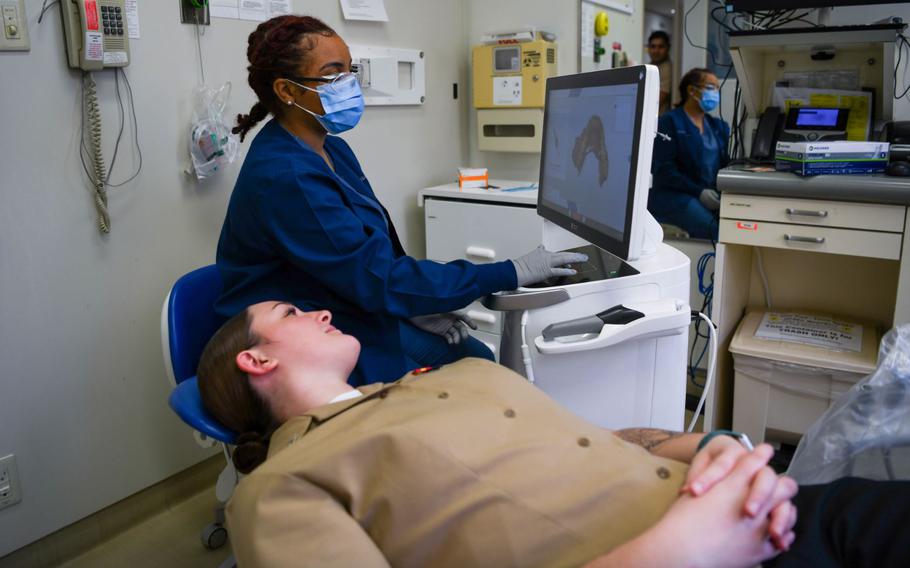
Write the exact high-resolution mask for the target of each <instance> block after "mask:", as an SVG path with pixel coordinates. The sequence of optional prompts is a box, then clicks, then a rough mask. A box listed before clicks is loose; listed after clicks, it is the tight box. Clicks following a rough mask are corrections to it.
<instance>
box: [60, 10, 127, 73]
mask: <svg viewBox="0 0 910 568" xmlns="http://www.w3.org/2000/svg"><path fill="white" fill-rule="evenodd" d="M124 4H125V3H124V0H61V3H60V14H61V15H62V16H63V35H64V39H65V46H66V58H67V63H69V66H70V67H72V68H78V69H82V70H83V71H97V70H100V69H104V68H107V67H125V66H127V65H129V62H130V40H129V34H128V31H127V26H126V7H125V5H124Z"/></svg>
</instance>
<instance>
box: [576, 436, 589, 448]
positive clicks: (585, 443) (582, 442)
mask: <svg viewBox="0 0 910 568" xmlns="http://www.w3.org/2000/svg"><path fill="white" fill-rule="evenodd" d="M578 445H579V446H581V447H582V448H587V447H588V446H590V445H591V440H589V439H587V438H579V439H578Z"/></svg>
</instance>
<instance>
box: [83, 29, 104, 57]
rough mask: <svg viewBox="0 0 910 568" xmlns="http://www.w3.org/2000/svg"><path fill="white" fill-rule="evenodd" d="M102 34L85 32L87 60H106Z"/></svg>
mask: <svg viewBox="0 0 910 568" xmlns="http://www.w3.org/2000/svg"><path fill="white" fill-rule="evenodd" d="M103 39H104V38H103V37H102V35H101V32H85V60H86V61H101V60H102V59H103V58H104V45H103V44H102V41H103Z"/></svg>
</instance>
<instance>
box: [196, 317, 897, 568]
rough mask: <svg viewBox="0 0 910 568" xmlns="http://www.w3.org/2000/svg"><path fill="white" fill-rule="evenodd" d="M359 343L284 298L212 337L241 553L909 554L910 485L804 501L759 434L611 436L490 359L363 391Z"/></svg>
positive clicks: (786, 557) (509, 557)
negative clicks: (354, 373)
mask: <svg viewBox="0 0 910 568" xmlns="http://www.w3.org/2000/svg"><path fill="white" fill-rule="evenodd" d="M358 354H359V344H358V342H357V340H356V339H355V338H353V337H351V336H349V335H344V334H343V333H341V332H340V331H339V330H337V329H335V328H334V327H333V326H332V325H331V314H330V313H329V312H326V311H318V312H302V311H300V310H299V309H297V308H296V307H294V306H293V305H290V304H287V303H282V302H263V303H259V304H256V305H253V306H251V307H249V308H247V309H246V310H245V311H243V312H241V313H240V314H238V315H237V316H235V317H234V318H232V319H231V320H230V321H228V322H227V323H226V324H225V325H224V326H223V327H222V328H221V329H220V330H219V331H218V333H216V334H215V336H214V337H213V338H212V340H211V341H210V342H209V344H208V345H207V346H206V349H205V351H204V353H203V355H202V359H201V361H200V365H199V373H198V375H199V388H200V391H201V394H202V398H203V402H204V404H205V405H206V407H207V408H208V410H209V411H210V412H211V413H212V414H213V415H214V416H215V417H216V418H218V419H219V420H220V421H221V422H222V423H224V424H225V425H226V426H228V427H229V428H231V429H233V430H235V431H237V432H242V433H243V434H242V435H241V437H240V439H239V441H238V444H239V445H238V447H237V448H236V450H235V452H234V455H233V459H234V463H235V465H236V466H237V468H238V469H239V470H240V471H243V472H250V471H252V473H251V474H250V475H248V476H247V477H245V478H244V479H243V480H242V481H241V482H240V484H239V486H238V487H237V489H236V492H235V494H234V496H233V498H232V499H231V502H230V503H229V505H228V509H227V516H228V519H227V520H228V527H229V530H230V534H231V543H232V546H233V548H234V553H235V555H236V557H237V560H238V563H239V565H240V566H243V567H254V566H268V567H282V566H357V567H370V566H433V567H440V566H453V567H455V566H457V567H470V566H581V565H585V564H588V565H590V566H591V567H606V566H624V567H629V566H661V567H665V566H666V567H672V566H754V565H755V564H758V563H760V562H763V561H766V560H769V559H773V560H772V562H773V563H776V564H774V565H776V566H829V565H830V566H838V565H843V566H898V565H900V566H906V565H907V564H906V562H907V559H908V558H910V538H907V537H908V536H910V535H907V532H908V527H910V506H908V504H910V499H908V495H910V484H908V483H905V482H871V481H866V480H858V479H846V480H842V481H839V482H836V483H834V484H829V485H823V486H812V487H804V488H802V489H801V491H800V494H799V495H797V496H796V497H794V494H795V493H796V484H795V483H794V482H793V481H792V480H791V479H789V478H787V477H779V476H777V475H776V474H775V473H774V472H773V470H771V469H770V468H768V467H767V462H768V460H769V459H770V457H771V455H772V450H771V449H770V447H769V446H767V445H761V446H759V447H758V448H756V449H755V450H754V451H752V452H748V451H746V450H745V449H744V448H743V447H742V446H740V444H739V442H737V441H736V440H735V439H734V438H733V437H729V436H724V435H717V436H711V435H710V434H709V435H708V436H709V437H710V439H709V440H708V438H705V440H708V441H707V443H705V444H701V443H700V442H703V441H705V440H702V438H703V437H705V435H704V434H687V435H681V434H673V433H669V432H663V431H658V430H650V429H632V430H622V431H618V432H609V431H607V430H603V429H601V428H599V427H597V426H594V425H592V424H589V423H587V422H585V421H584V420H582V419H580V418H578V417H576V416H575V415H574V414H572V413H570V412H569V411H567V410H565V409H564V408H562V407H560V406H559V405H557V404H556V403H555V402H553V401H552V400H551V399H549V398H548V397H547V396H546V395H545V394H543V393H542V392H540V391H539V390H537V389H536V388H535V387H534V386H532V385H530V384H528V383H527V381H525V380H524V379H523V378H522V377H520V376H518V375H516V374H514V373H512V372H511V371H509V370H508V369H505V368H503V367H500V366H498V365H495V364H493V363H490V362H488V361H484V360H480V359H466V360H463V361H460V362H458V363H455V364H452V365H449V366H446V367H442V368H439V369H419V370H416V371H414V372H412V373H409V374H408V375H406V376H405V377H403V378H401V379H400V380H398V381H396V382H394V383H390V384H374V385H369V386H366V387H362V388H360V390H355V389H353V388H351V387H350V386H349V385H348V384H347V378H348V375H349V374H350V372H351V369H353V367H354V365H355V363H356V361H357V357H358ZM699 446H703V447H701V448H699ZM688 462H691V464H689V463H688ZM797 509H799V510H800V512H799V522H798V523H797V512H796V511H797ZM775 557H776V558H775Z"/></svg>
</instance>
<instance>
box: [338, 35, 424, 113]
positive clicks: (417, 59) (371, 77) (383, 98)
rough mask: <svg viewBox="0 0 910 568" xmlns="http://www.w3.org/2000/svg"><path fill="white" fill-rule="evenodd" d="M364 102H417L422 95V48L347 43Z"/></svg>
mask: <svg viewBox="0 0 910 568" xmlns="http://www.w3.org/2000/svg"><path fill="white" fill-rule="evenodd" d="M350 50H351V59H352V63H354V64H355V65H358V66H359V68H358V70H357V75H358V76H359V78H360V87H361V89H362V90H363V102H364V103H365V104H367V105H419V104H423V102H424V100H425V97H426V78H425V77H426V73H425V64H426V60H425V59H424V53H423V51H421V50H419V49H398V48H394V47H369V46H365V45H351V46H350Z"/></svg>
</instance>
